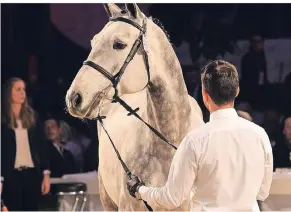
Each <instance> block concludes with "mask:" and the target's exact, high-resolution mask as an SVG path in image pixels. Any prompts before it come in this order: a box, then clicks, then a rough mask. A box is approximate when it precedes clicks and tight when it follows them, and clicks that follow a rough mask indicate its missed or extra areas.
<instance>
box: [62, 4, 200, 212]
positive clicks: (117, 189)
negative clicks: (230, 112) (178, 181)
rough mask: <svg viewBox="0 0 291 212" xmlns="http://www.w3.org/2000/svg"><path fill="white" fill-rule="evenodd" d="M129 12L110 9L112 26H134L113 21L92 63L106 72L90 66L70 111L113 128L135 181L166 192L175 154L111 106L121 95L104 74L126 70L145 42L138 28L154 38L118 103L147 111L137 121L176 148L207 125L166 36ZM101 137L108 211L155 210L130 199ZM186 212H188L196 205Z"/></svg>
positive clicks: (133, 8) (70, 99) (97, 41)
mask: <svg viewBox="0 0 291 212" xmlns="http://www.w3.org/2000/svg"><path fill="white" fill-rule="evenodd" d="M125 8H126V9H125V10H121V9H120V8H119V7H118V6H117V5H115V4H106V5H105V9H106V11H107V13H109V15H110V17H111V18H119V17H122V18H124V19H127V20H130V21H129V23H126V21H118V20H113V21H109V23H107V24H106V26H105V27H104V28H103V29H102V31H101V32H100V33H99V34H97V35H95V36H94V38H93V39H92V40H91V45H92V50H91V53H90V54H89V56H88V59H87V61H92V62H93V63H94V64H97V65H98V67H97V68H96V66H95V67H94V65H92V64H91V65H90V64H88V63H87V64H85V65H83V66H82V67H81V69H80V71H79V72H78V74H77V75H76V77H75V79H74V81H73V82H72V85H71V87H70V89H69V90H68V92H67V95H66V104H67V107H68V111H69V113H70V114H71V115H72V116H75V117H79V118H89V119H93V118H96V117H97V116H98V115H102V116H106V119H104V125H105V128H106V129H107V131H108V132H109V134H110V136H111V138H112V140H113V142H114V144H115V146H116V148H117V150H118V151H119V153H120V155H121V158H122V159H123V161H124V162H125V164H126V165H127V166H128V167H129V169H130V170H131V171H132V173H133V174H135V175H136V176H138V177H140V178H141V179H142V180H143V181H144V182H145V184H146V185H147V186H163V185H164V184H165V182H166V180H167V176H168V172H169V168H170V164H171V161H172V158H173V156H174V154H175V150H174V149H173V148H172V147H170V146H169V145H167V144H165V143H164V142H163V141H162V140H161V139H160V138H159V137H158V136H157V135H155V134H154V133H153V132H152V131H151V130H150V129H149V128H147V127H146V126H145V124H144V123H142V122H141V121H140V120H138V119H137V118H136V117H134V116H133V115H132V116H128V115H127V114H128V112H127V111H126V110H125V109H124V108H123V107H122V106H121V105H120V104H119V103H112V102H111V100H112V99H113V96H114V94H115V89H114V85H113V84H114V83H112V82H111V81H110V80H109V78H110V76H109V78H108V76H105V74H104V71H103V73H102V70H101V69H103V70H105V71H107V72H108V73H109V74H111V75H115V74H117V73H118V71H119V70H120V68H121V67H122V66H123V65H124V61H125V60H126V58H127V57H128V54H129V52H130V50H131V48H132V46H133V44H134V42H135V41H136V40H137V39H138V38H141V37H139V35H140V33H141V31H142V30H141V29H140V28H139V27H137V26H134V24H138V26H140V27H145V29H146V32H145V33H144V34H142V43H141V45H140V46H139V48H138V49H137V52H136V53H135V54H134V55H133V58H132V61H131V62H130V63H129V64H128V66H127V67H126V68H125V70H124V74H123V75H122V76H121V78H120V81H119V83H118V84H117V85H116V89H117V90H118V96H119V97H120V98H121V99H122V100H123V101H125V102H126V103H127V104H128V105H130V106H131V107H132V108H136V107H139V111H137V113H138V114H139V115H140V116H141V117H142V119H143V120H145V121H146V122H148V123H149V124H150V125H152V126H153V127H154V128H155V129H157V130H158V131H159V132H161V133H162V134H163V135H164V136H165V137H166V138H167V139H168V140H170V141H171V142H172V143H173V144H174V145H176V146H178V145H179V144H180V142H181V141H182V139H183V138H184V136H185V135H186V134H187V133H188V132H189V131H190V130H191V129H193V128H196V127H198V126H199V125H201V124H203V119H202V112H201V109H200V107H199V106H198V104H197V102H196V101H195V100H194V99H193V98H192V97H190V96H189V95H188V93H187V89H186V86H185V83H184V79H183V75H182V71H181V66H180V64H179V61H178V59H177V57H176V55H175V53H174V50H173V48H172V46H171V44H170V42H169V40H168V38H167V36H166V35H165V33H164V31H163V30H162V29H161V28H160V27H159V26H158V25H156V24H155V23H154V22H153V21H152V20H151V19H150V18H147V17H145V15H144V14H143V13H142V12H141V11H140V9H139V8H138V6H137V5H136V4H126V7H125ZM124 19H123V20H124ZM144 21H145V22H144ZM143 23H146V25H143ZM145 54H146V55H147V58H145V57H144V55H145ZM146 62H148V64H149V67H147V65H146ZM100 67H101V68H100ZM148 71H149V72H150V76H148V73H147V72H148ZM148 77H150V83H148ZM98 137H99V187H100V198H101V202H102V205H103V208H104V209H105V210H109V211H114V210H122V211H125V210H126V211H127V210H143V211H144V210H147V209H146V207H145V206H144V204H143V202H142V201H139V200H137V199H135V198H133V197H131V196H130V195H129V193H128V190H127V188H126V180H127V178H126V174H125V172H124V170H123V168H122V166H121V164H120V161H119V160H118V159H117V156H116V153H115V152H114V150H113V147H112V145H111V143H110V141H109V139H108V137H107V135H106V134H105V132H104V131H103V129H102V128H101V126H100V125H98ZM151 206H152V208H153V210H165V209H164V208H160V207H159V206H158V205H151ZM181 209H182V210H183V209H185V210H188V209H189V207H188V204H186V207H185V208H180V210H181Z"/></svg>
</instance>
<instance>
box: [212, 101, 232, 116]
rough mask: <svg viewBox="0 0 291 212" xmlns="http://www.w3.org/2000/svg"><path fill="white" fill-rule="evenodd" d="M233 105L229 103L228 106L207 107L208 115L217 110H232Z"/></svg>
mask: <svg viewBox="0 0 291 212" xmlns="http://www.w3.org/2000/svg"><path fill="white" fill-rule="evenodd" d="M233 106H234V104H233V103H229V104H225V105H221V106H218V105H212V106H210V107H209V112H210V114H211V113H213V112H215V111H217V110H222V109H227V108H233Z"/></svg>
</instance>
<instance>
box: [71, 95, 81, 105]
mask: <svg viewBox="0 0 291 212" xmlns="http://www.w3.org/2000/svg"><path fill="white" fill-rule="evenodd" d="M71 102H72V106H73V107H74V108H78V107H80V106H81V104H82V96H81V94H80V93H76V92H74V93H72V96H71Z"/></svg>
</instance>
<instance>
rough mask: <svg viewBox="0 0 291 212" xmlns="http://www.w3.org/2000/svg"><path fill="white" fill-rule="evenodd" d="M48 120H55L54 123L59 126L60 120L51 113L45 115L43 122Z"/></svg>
mask: <svg viewBox="0 0 291 212" xmlns="http://www.w3.org/2000/svg"><path fill="white" fill-rule="evenodd" d="M48 120H55V121H56V123H57V126H58V127H61V120H60V119H58V118H57V117H55V116H52V115H48V116H46V117H45V119H44V122H45V121H48Z"/></svg>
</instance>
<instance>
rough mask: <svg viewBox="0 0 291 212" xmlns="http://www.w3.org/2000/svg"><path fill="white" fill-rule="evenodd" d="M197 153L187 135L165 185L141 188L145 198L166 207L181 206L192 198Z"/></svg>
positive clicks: (176, 155) (174, 159) (149, 201)
mask: <svg viewBox="0 0 291 212" xmlns="http://www.w3.org/2000/svg"><path fill="white" fill-rule="evenodd" d="M196 157H197V155H196V152H195V150H194V145H193V141H192V140H191V138H189V137H188V136H186V137H185V138H184V139H183V141H182V142H181V144H180V146H179V147H178V149H177V152H176V154H175V156H174V158H173V161H172V164H171V167H170V172H169V175H168V180H167V183H166V185H165V186H163V187H145V186H141V187H140V188H139V193H140V194H141V197H142V199H143V200H145V201H147V203H148V204H149V205H151V204H153V203H155V204H157V205H159V206H161V207H163V208H166V209H169V210H171V209H173V208H177V207H179V206H180V205H181V204H182V203H183V201H184V200H186V199H189V198H190V191H191V189H192V187H193V184H194V181H195V178H196V175H197V168H198V165H197V159H196Z"/></svg>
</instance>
